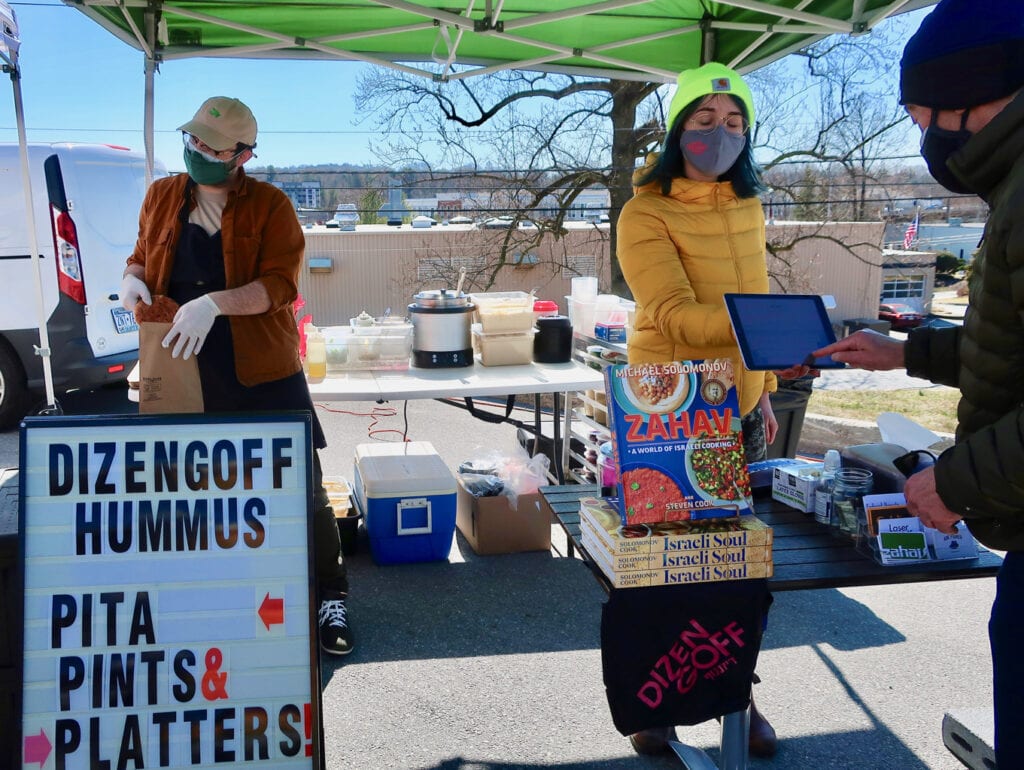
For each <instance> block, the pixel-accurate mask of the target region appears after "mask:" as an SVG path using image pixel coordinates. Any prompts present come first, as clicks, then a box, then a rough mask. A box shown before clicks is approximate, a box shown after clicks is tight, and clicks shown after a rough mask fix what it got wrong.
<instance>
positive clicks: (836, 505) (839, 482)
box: [829, 468, 874, 537]
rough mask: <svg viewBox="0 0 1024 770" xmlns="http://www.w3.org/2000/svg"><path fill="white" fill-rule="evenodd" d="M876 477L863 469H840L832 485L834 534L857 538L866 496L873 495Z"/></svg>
mask: <svg viewBox="0 0 1024 770" xmlns="http://www.w3.org/2000/svg"><path fill="white" fill-rule="evenodd" d="M873 483H874V477H873V476H872V475H871V471H869V470H865V469H863V468H840V469H839V470H837V471H836V476H835V480H834V481H833V483H832V510H831V518H830V521H829V523H830V525H831V529H832V533H833V534H836V535H841V536H844V537H856V536H857V533H858V531H859V528H860V523H861V522H862V521H864V520H865V517H864V499H863V498H864V495H868V494H871V488H872V485H873Z"/></svg>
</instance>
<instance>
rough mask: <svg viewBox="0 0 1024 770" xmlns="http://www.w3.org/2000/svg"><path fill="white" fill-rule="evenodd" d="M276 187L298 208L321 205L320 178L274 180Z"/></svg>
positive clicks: (314, 207) (318, 206) (312, 207)
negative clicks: (287, 180)
mask: <svg viewBox="0 0 1024 770" xmlns="http://www.w3.org/2000/svg"><path fill="white" fill-rule="evenodd" d="M273 184H274V187H277V188H279V189H280V190H281V192H283V193H284V194H285V195H287V196H288V199H289V200H290V201H291V202H292V205H293V206H294V207H295V209H296V210H298V209H318V208H320V207H321V204H320V201H321V200H322V197H321V190H320V180H319V179H317V180H315V181H312V182H274V183H273Z"/></svg>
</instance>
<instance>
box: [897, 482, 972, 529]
mask: <svg viewBox="0 0 1024 770" xmlns="http://www.w3.org/2000/svg"><path fill="white" fill-rule="evenodd" d="M903 494H904V496H905V497H906V498H907V510H908V511H909V512H910V514H911V515H912V516H917V517H918V518H919V519H921V523H922V524H924V525H925V526H926V527H931V528H932V529H937V530H938V531H939V532H942V533H944V534H947V535H954V534H956V523H957V522H958V521H960V520H961V519H962V518H963V517H962V516H961V515H960V514H959V513H953V511H951V510H949V508H947V507H946V504H945V503H944V502H942V498H941V497H939V493H938V492H937V491H936V490H935V468H934V466H932V467H928V468H925V469H924V470H923V471H918V472H917V473H915V474H914V475H913V476H911V477H910V478H908V479H907V483H906V484H905V485H904V487H903Z"/></svg>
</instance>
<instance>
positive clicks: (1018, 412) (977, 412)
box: [905, 94, 1024, 550]
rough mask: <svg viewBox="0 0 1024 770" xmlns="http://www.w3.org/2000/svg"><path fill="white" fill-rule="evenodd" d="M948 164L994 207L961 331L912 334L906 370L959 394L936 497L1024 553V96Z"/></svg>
mask: <svg viewBox="0 0 1024 770" xmlns="http://www.w3.org/2000/svg"><path fill="white" fill-rule="evenodd" d="M949 165H950V168H951V169H952V170H953V172H954V173H955V174H956V175H957V176H959V177H960V178H961V179H962V180H963V181H964V182H967V183H969V184H970V186H971V187H972V188H973V189H974V190H976V191H977V192H978V194H979V195H980V196H981V197H982V198H983V199H984V200H985V201H986V202H987V203H988V204H989V207H990V209H991V211H990V214H989V219H988V224H987V225H986V226H985V234H984V238H983V241H982V246H981V250H980V251H979V253H978V255H977V257H975V260H974V267H973V272H972V275H971V279H970V304H969V306H968V309H967V314H966V315H965V317H964V325H963V327H962V328H960V327H955V328H948V329H930V328H921V329H915V330H914V331H913V332H911V334H910V336H909V339H908V343H907V346H906V348H905V350H906V353H905V355H906V365H907V372H908V373H909V374H911V375H914V376H916V377H925V378H927V379H930V380H932V381H933V382H936V383H940V384H943V385H951V386H953V387H957V388H959V389H960V394H961V399H960V405H959V407H958V409H957V418H958V420H959V424H958V426H957V435H956V445H955V446H953V447H952V448H951V449H949V450H947V451H946V452H944V453H943V454H942V456H941V457H940V458H939V461H938V463H937V465H936V472H935V478H936V485H937V491H938V493H939V496H940V497H941V498H942V500H943V501H944V502H945V503H946V506H947V507H948V508H949V509H950V510H952V511H955V512H957V513H960V514H961V515H963V517H964V519H965V520H966V521H967V524H968V526H969V527H970V528H971V531H972V532H973V533H974V535H975V536H976V537H977V538H978V539H979V540H980V541H981V542H983V543H984V544H985V545H987V546H989V547H992V548H997V549H1000V550H1024V94H1018V96H1017V98H1016V99H1015V100H1014V101H1013V102H1012V103H1011V104H1009V105H1008V106H1007V107H1006V108H1005V109H1004V110H1003V111H1002V112H1001V113H1000V114H999V115H998V116H997V117H996V118H995V119H994V120H993V121H992V122H991V123H989V124H988V125H987V126H986V127H985V128H984V129H982V130H981V131H980V132H978V133H977V134H976V135H975V136H973V137H972V138H971V140H970V141H969V142H968V143H967V145H966V146H965V147H964V148H963V149H962V150H961V151H960V152H959V153H957V154H956V155H954V156H953V158H952V159H951V160H950V164H949Z"/></svg>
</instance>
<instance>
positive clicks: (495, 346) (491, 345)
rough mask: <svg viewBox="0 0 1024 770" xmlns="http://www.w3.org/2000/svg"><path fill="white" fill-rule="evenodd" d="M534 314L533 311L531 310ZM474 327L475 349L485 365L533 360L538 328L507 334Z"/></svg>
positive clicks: (503, 364) (523, 362)
mask: <svg viewBox="0 0 1024 770" xmlns="http://www.w3.org/2000/svg"><path fill="white" fill-rule="evenodd" d="M531 315H532V311H531ZM475 326H476V325H475V324H474V329H473V349H474V350H475V351H477V352H479V354H480V363H481V364H483V365H484V366H515V365H517V364H528V363H530V362H531V361H533V335H534V334H536V329H534V328H532V327H531V328H530V329H529V330H528V331H525V332H509V333H505V334H485V333H484V332H483V331H482V330H481V329H478V328H475Z"/></svg>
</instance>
